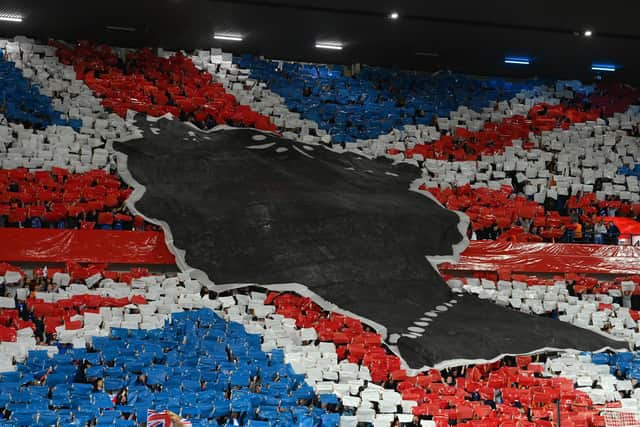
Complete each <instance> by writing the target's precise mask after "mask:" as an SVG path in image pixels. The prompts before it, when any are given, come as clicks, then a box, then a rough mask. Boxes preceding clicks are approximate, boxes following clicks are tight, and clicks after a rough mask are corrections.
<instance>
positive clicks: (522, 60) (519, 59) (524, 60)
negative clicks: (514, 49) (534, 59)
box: [504, 56, 531, 65]
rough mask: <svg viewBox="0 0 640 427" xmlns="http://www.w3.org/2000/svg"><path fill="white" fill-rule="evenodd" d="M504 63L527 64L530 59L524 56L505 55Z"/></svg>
mask: <svg viewBox="0 0 640 427" xmlns="http://www.w3.org/2000/svg"><path fill="white" fill-rule="evenodd" d="M504 63H505V64H516V65H529V64H530V63H531V60H529V58H524V57H515V56H507V57H506V58H504Z"/></svg>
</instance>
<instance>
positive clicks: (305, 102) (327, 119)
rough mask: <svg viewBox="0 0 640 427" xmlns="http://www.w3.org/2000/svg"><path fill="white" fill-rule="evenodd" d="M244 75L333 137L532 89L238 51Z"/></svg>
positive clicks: (345, 138)
mask: <svg viewBox="0 0 640 427" xmlns="http://www.w3.org/2000/svg"><path fill="white" fill-rule="evenodd" d="M234 60H235V61H236V63H237V64H238V65H239V66H240V67H241V68H243V69H249V70H250V77H251V78H253V79H256V80H258V81H262V82H266V83H267V85H268V87H269V88H270V90H271V91H273V92H275V93H277V94H278V95H280V96H281V97H283V98H284V101H285V104H286V106H287V107H288V109H289V110H290V111H291V112H294V113H300V117H301V118H302V119H306V120H311V121H314V122H316V123H317V124H318V127H319V128H320V129H324V130H325V131H327V132H328V133H330V134H331V136H332V140H333V141H334V142H337V143H343V142H350V141H355V140H356V139H375V138H377V137H378V136H379V135H382V134H386V133H389V132H390V131H391V130H392V129H393V128H401V127H402V126H404V125H407V124H430V123H432V121H433V117H434V115H436V116H440V117H442V116H448V115H449V112H450V111H452V110H455V109H457V108H458V106H459V105H469V106H470V107H471V108H472V109H478V110H479V109H481V108H483V107H486V106H487V104H488V102H489V101H493V100H496V99H498V98H501V97H502V99H510V98H511V97H513V96H514V95H515V94H516V93H518V92H520V91H521V90H525V89H532V88H533V87H534V83H533V82H526V83H520V84H514V83H511V82H506V81H502V80H495V79H494V80H483V81H481V80H474V79H471V78H469V77H466V76H462V75H456V74H449V73H440V74H435V75H427V74H420V73H408V72H403V71H399V70H385V69H378V68H365V69H364V70H363V71H362V72H360V73H358V74H356V75H354V76H345V75H343V73H342V72H340V71H338V70H332V69H330V68H328V67H326V66H314V65H307V64H296V63H279V62H275V61H268V60H262V59H258V58H255V57H252V56H248V55H244V56H241V57H240V58H237V59H236V58H234Z"/></svg>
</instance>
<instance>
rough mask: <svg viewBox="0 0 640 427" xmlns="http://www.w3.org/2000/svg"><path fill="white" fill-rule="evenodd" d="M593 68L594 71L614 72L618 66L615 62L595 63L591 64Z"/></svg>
mask: <svg viewBox="0 0 640 427" xmlns="http://www.w3.org/2000/svg"><path fill="white" fill-rule="evenodd" d="M591 69H592V70H593V71H609V72H613V71H615V70H616V66H615V65H613V64H593V65H591Z"/></svg>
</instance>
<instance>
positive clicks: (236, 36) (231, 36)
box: [213, 33, 243, 42]
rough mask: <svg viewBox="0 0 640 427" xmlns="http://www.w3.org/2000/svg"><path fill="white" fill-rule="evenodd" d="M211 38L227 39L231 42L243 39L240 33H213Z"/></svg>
mask: <svg viewBox="0 0 640 427" xmlns="http://www.w3.org/2000/svg"><path fill="white" fill-rule="evenodd" d="M213 38H214V39H216V40H228V41H232V42H241V41H242V40H243V38H242V36H241V35H240V34H218V33H216V34H214V35H213Z"/></svg>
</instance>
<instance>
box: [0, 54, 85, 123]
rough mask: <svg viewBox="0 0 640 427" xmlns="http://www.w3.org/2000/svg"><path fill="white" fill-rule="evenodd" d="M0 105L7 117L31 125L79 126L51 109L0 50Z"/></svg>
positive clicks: (37, 88) (46, 98)
mask: <svg viewBox="0 0 640 427" xmlns="http://www.w3.org/2000/svg"><path fill="white" fill-rule="evenodd" d="M0 108H1V110H2V112H3V113H4V115H5V116H6V117H7V118H8V119H9V120H11V121H13V122H16V123H22V124H25V125H27V126H29V127H31V128H36V129H44V128H46V127H47V126H51V125H57V126H71V127H72V128H74V129H75V130H79V129H80V128H81V127H82V122H80V121H79V120H65V119H63V117H62V113H61V112H59V111H56V110H54V108H53V105H52V104H51V99H50V98H48V97H47V96H44V95H42V94H41V93H40V91H39V87H38V86H37V85H33V84H32V83H31V82H30V81H29V80H28V79H26V78H25V77H24V76H23V75H22V72H21V71H20V70H19V69H18V68H16V66H15V63H13V62H11V61H8V60H7V59H6V57H5V55H4V52H3V50H1V49H0Z"/></svg>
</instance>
